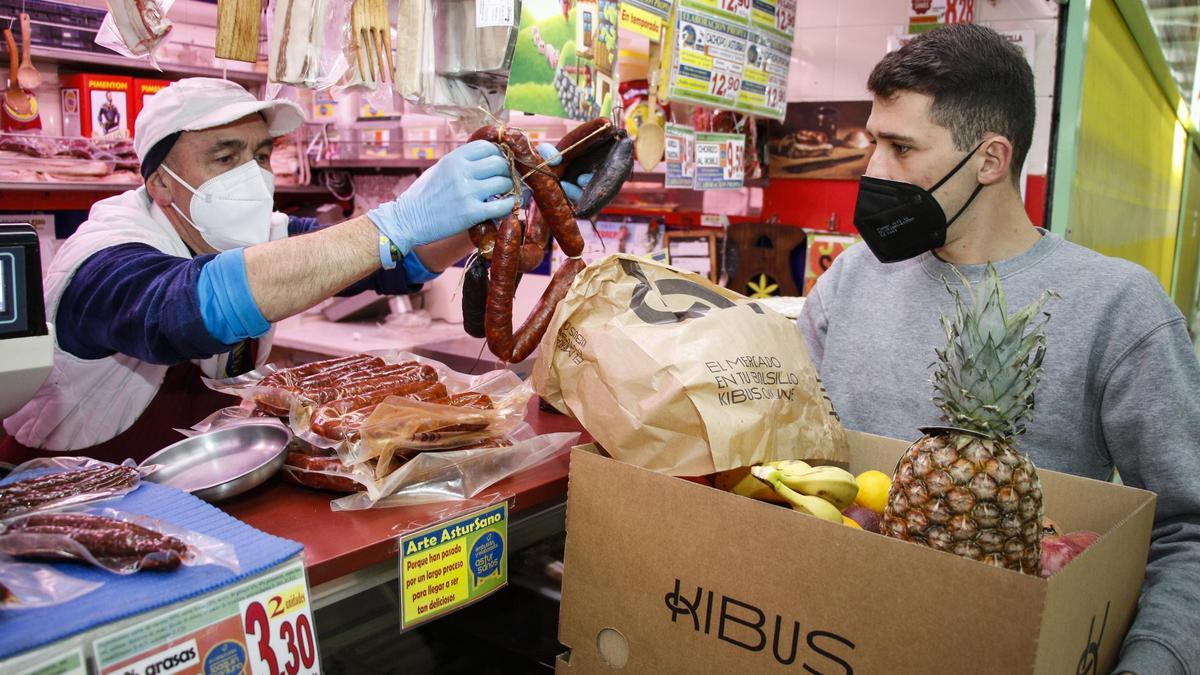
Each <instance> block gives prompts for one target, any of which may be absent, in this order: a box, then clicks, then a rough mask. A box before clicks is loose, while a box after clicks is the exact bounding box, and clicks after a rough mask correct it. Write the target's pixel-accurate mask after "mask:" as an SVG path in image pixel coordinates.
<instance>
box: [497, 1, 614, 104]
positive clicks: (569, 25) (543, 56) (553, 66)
mask: <svg viewBox="0 0 1200 675" xmlns="http://www.w3.org/2000/svg"><path fill="white" fill-rule="evenodd" d="M618 15H619V11H618V3H617V0H573V1H572V0H523V2H522V3H521V24H520V29H519V32H518V34H517V44H516V48H515V49H514V51H513V60H512V68H511V70H510V71H509V76H508V90H507V92H506V94H505V97H504V107H506V108H509V109H510V110H519V111H521V112H528V113H536V114H539V115H549V116H550V117H562V118H566V119H575V120H587V119H591V118H593V117H599V116H601V115H608V114H609V112H610V111H611V110H612V104H613V98H614V97H615V96H616V80H615V68H616V63H617V19H618Z"/></svg>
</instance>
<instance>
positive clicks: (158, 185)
mask: <svg viewBox="0 0 1200 675" xmlns="http://www.w3.org/2000/svg"><path fill="white" fill-rule="evenodd" d="M146 192H148V193H149V194H150V198H151V199H153V200H154V203H155V204H158V207H159V208H161V209H165V208H167V207H168V206H170V205H171V202H172V198H171V190H170V187H169V186H168V185H167V176H166V172H164V171H163V170H162V169H155V170H154V173H152V174H150V177H149V178H147V179H146Z"/></svg>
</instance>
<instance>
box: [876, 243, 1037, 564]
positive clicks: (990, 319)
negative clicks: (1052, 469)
mask: <svg viewBox="0 0 1200 675" xmlns="http://www.w3.org/2000/svg"><path fill="white" fill-rule="evenodd" d="M960 277H961V275H960ZM962 281H963V284H964V286H966V290H967V293H968V294H969V295H970V296H971V306H970V307H968V306H967V305H966V303H965V302H963V298H962V296H961V295H960V294H959V293H958V291H957V290H955V289H952V288H950V284H949V283H946V290H948V291H950V293H951V294H952V295H953V296H954V298H955V305H956V311H955V317H954V319H953V320H951V319H950V318H949V317H946V316H942V318H941V321H942V328H943V329H944V330H945V332H946V348H945V349H944V350H937V357H938V361H937V362H936V363H935V364H934V365H936V366H937V368H936V371H935V373H934V377H933V380H932V383H933V385H934V388H935V390H936V395H935V396H934V398H933V402H934V404H935V405H937V406H938V408H940V409H941V410H942V413H943V419H944V421H945V423H946V427H938V428H926V429H922V430H921V431H922V432H924V434H925V435H924V436H923V437H922V438H921V439H920V440H919V441H917V442H916V443H914V444H913V445H912V447H910V448H909V449H908V452H907V453H905V455H904V457H903V458H901V460H900V464H899V465H898V466H897V468H896V473H895V476H894V477H893V479H892V488H891V490H890V492H889V494H888V504H887V508H886V509H885V510H884V514H883V526H882V531H883V533H884V534H886V535H888V536H891V537H895V538H897V539H903V540H905V541H912V542H916V543H919V544H923V545H925V546H930V547H932V548H935V549H938V550H939V551H948V552H951V553H955V554H957V555H960V556H963V557H964V558H972V559H974V560H979V561H982V562H985V563H988V564H991V565H996V566H998V567H1006V568H1008V569H1012V570H1019V571H1021V572H1024V573H1026V574H1032V575H1035V576H1036V575H1037V574H1038V572H1039V563H1040V558H1041V540H1042V489H1041V483H1040V482H1039V481H1038V475H1037V469H1036V468H1034V466H1033V462H1032V461H1030V460H1029V458H1028V457H1026V456H1025V455H1022V454H1021V453H1019V452H1017V451H1016V450H1015V449H1014V448H1013V445H1012V442H1013V439H1014V438H1015V437H1016V436H1018V435H1020V434H1021V433H1023V432H1024V431H1025V427H1024V420H1025V419H1026V417H1028V415H1029V413H1030V412H1031V411H1032V408H1033V391H1034V389H1035V388H1036V387H1037V382H1038V378H1039V377H1040V376H1041V372H1042V370H1041V364H1042V358H1043V357H1044V356H1045V352H1046V338H1045V331H1044V328H1045V320H1042V321H1041V322H1040V323H1038V324H1037V325H1035V326H1034V327H1033V329H1032V330H1031V331H1029V332H1028V334H1026V330H1027V328H1028V327H1029V325H1030V323H1031V321H1033V319H1034V317H1035V316H1036V315H1038V313H1039V312H1040V311H1041V309H1042V306H1043V305H1044V304H1045V303H1046V301H1047V300H1048V299H1049V298H1050V297H1053V296H1054V295H1055V294H1054V293H1053V291H1046V292H1045V293H1043V294H1042V296H1041V297H1040V298H1038V299H1036V300H1034V301H1033V302H1031V303H1029V304H1028V305H1026V306H1025V307H1022V308H1021V310H1020V311H1018V312H1017V313H1016V314H1013V315H1012V316H1009V314H1008V303H1007V302H1006V301H1005V298H1004V289H1003V288H1002V287H1001V284H1000V275H999V274H997V273H996V270H995V268H993V267H992V266H991V265H990V264H989V265H988V267H987V270H986V271H985V272H984V279H983V281H982V282H981V283H979V284H977V285H976V286H975V287H974V288H973V287H972V286H971V284H970V282H968V281H967V280H966V279H965V278H963V279H962ZM1047 318H1048V315H1047Z"/></svg>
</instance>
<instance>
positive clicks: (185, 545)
mask: <svg viewBox="0 0 1200 675" xmlns="http://www.w3.org/2000/svg"><path fill="white" fill-rule="evenodd" d="M0 553H4V554H7V555H10V556H14V557H34V558H39V559H56V560H62V559H65V560H78V561H83V562H88V563H91V564H92V565H95V566H96V567H100V568H103V569H106V570H108V571H109V572H113V573H115V574H133V573H135V572H138V571H139V570H143V569H159V570H172V569H175V568H176V567H178V566H179V565H180V564H183V565H188V566H199V565H219V566H221V567H224V568H226V569H229V570H230V571H232V572H233V573H235V574H236V573H239V572H240V571H241V566H240V565H239V564H238V559H237V552H236V551H235V550H234V547H233V546H232V545H231V544H226V543H225V542H222V541H218V540H217V539H214V538H212V537H209V536H207V535H204V534H200V533H199V532H193V531H191V530H185V529H183V528H180V527H176V526H174V525H171V524H169V523H164V522H162V521H160V520H157V519H154V518H150V517H148V516H141V515H136V514H131V513H124V512H121V511H116V510H114V509H108V508H106V509H89V510H87V511H68V512H59V513H46V514H36V515H30V516H26V517H23V518H17V519H14V520H12V521H9V522H7V523H5V524H4V526H3V529H0Z"/></svg>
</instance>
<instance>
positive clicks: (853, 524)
mask: <svg viewBox="0 0 1200 675" xmlns="http://www.w3.org/2000/svg"><path fill="white" fill-rule="evenodd" d="M842 524H843V525H845V526H846V527H853V528H854V529H856V530H861V529H862V525H859V524H858V523H856V522H854V519H853V518H851V517H850V516H842Z"/></svg>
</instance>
